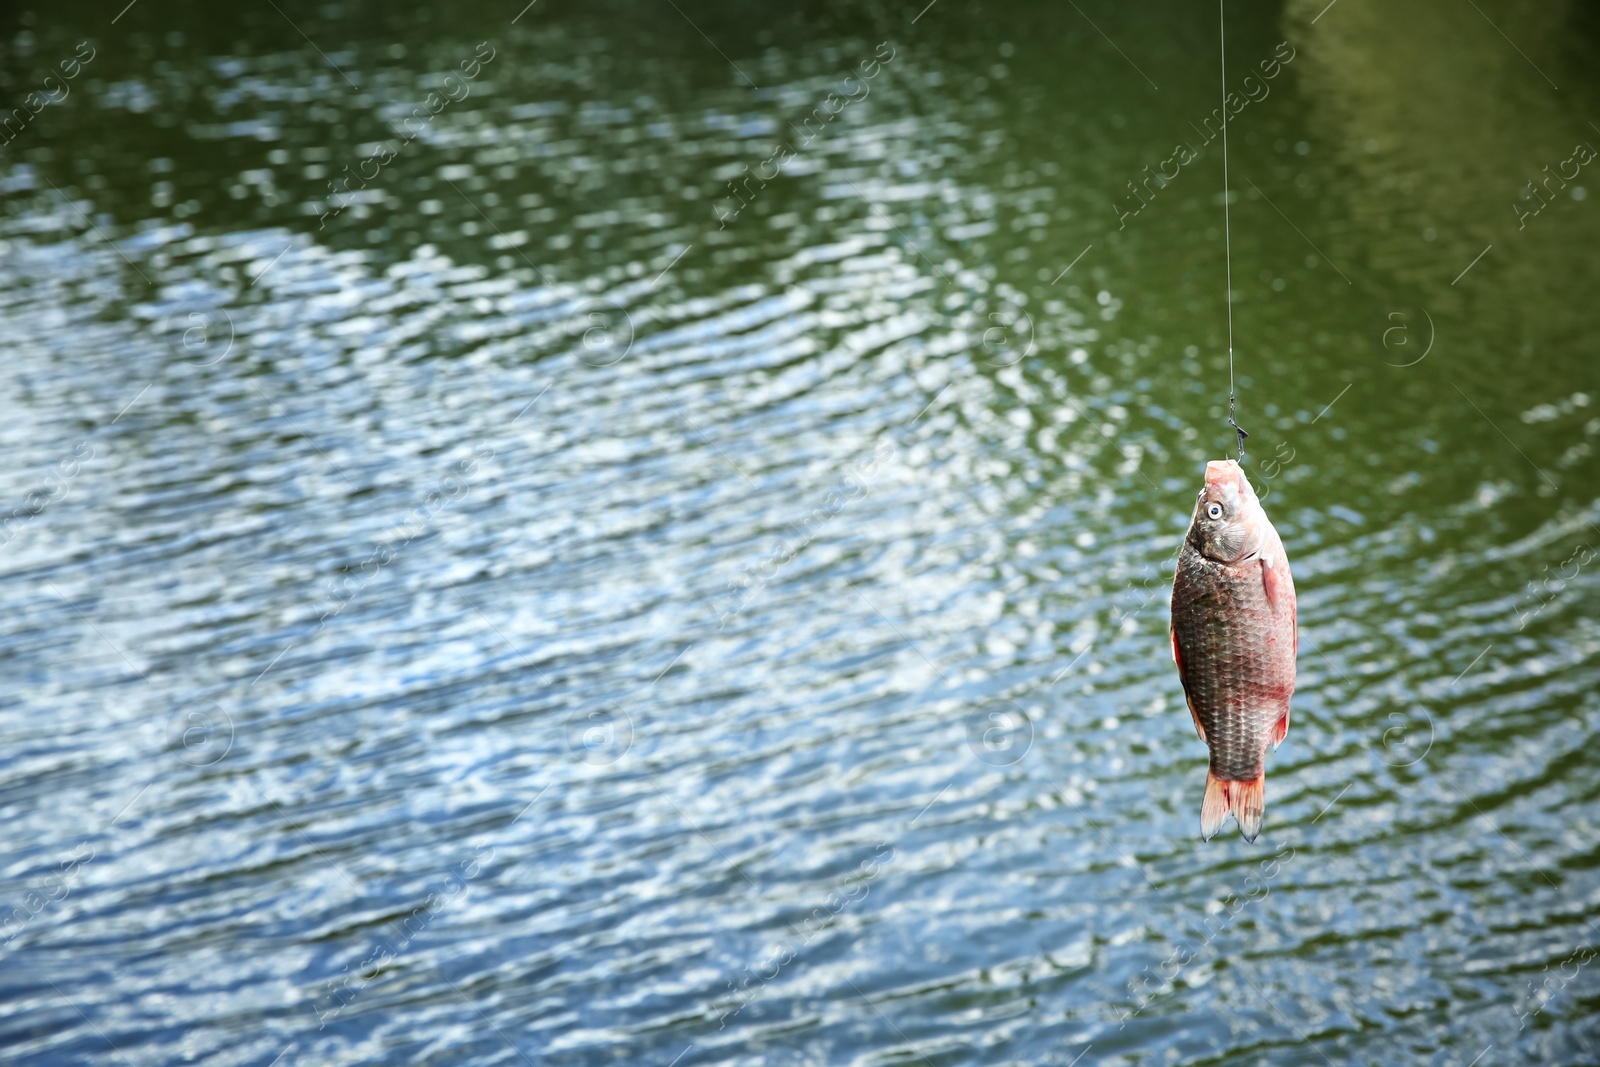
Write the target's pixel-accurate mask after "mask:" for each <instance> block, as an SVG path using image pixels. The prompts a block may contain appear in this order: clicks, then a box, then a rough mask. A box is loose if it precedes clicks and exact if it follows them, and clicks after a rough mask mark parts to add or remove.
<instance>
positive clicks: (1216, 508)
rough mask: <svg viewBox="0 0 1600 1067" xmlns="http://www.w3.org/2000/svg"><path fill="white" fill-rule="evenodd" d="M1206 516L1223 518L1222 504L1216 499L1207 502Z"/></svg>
mask: <svg viewBox="0 0 1600 1067" xmlns="http://www.w3.org/2000/svg"><path fill="white" fill-rule="evenodd" d="M1206 518H1208V519H1220V518H1222V505H1221V504H1218V503H1216V502H1215V501H1213V502H1212V503H1210V504H1207V505H1206Z"/></svg>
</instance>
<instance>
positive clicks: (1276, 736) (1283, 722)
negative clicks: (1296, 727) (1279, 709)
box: [1272, 708, 1289, 752]
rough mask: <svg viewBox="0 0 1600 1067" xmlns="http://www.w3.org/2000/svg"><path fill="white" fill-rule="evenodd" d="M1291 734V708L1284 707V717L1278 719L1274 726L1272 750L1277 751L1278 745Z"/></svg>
mask: <svg viewBox="0 0 1600 1067" xmlns="http://www.w3.org/2000/svg"><path fill="white" fill-rule="evenodd" d="M1288 736H1289V709H1288V708H1284V709H1283V718H1281V719H1279V720H1278V723H1277V725H1276V726H1274V727H1273V728H1272V750H1273V751H1274V752H1276V751H1277V750H1278V746H1279V745H1281V744H1283V739H1284V738H1285V737H1288Z"/></svg>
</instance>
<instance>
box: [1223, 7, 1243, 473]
mask: <svg viewBox="0 0 1600 1067" xmlns="http://www.w3.org/2000/svg"><path fill="white" fill-rule="evenodd" d="M1217 31H1218V37H1219V40H1220V43H1221V46H1222V247H1223V250H1224V256H1225V258H1226V260H1227V265H1228V291H1227V298H1228V425H1229V426H1232V427H1233V432H1234V433H1236V434H1238V435H1239V466H1241V467H1242V466H1244V439H1245V438H1246V437H1249V436H1250V435H1249V434H1248V433H1246V432H1245V430H1244V427H1243V426H1240V425H1239V424H1238V423H1237V422H1236V421H1234V418H1233V408H1234V393H1233V236H1232V230H1231V229H1230V227H1229V219H1228V196H1229V195H1230V194H1229V192H1228V26H1227V23H1226V22H1224V21H1223V18H1222V0H1217Z"/></svg>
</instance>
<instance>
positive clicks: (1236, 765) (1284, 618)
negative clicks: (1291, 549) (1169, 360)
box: [1172, 460, 1298, 840]
mask: <svg viewBox="0 0 1600 1067" xmlns="http://www.w3.org/2000/svg"><path fill="white" fill-rule="evenodd" d="M1213 510H1214V511H1216V512H1217V514H1216V515H1215V516H1213V515H1212V514H1211V512H1212V511H1213ZM1295 615H1296V609H1295V599H1294V581H1293V579H1292V577H1291V576H1290V573H1289V561H1288V558H1287V556H1286V555H1285V554H1284V551H1283V542H1282V541H1281V540H1280V539H1279V537H1278V532H1277V530H1276V529H1274V528H1273V526H1272V523H1271V521H1270V520H1268V518H1267V516H1266V513H1265V512H1264V511H1263V510H1262V508H1261V504H1260V501H1258V500H1257V499H1256V495H1255V492H1254V490H1252V489H1251V487H1250V483H1249V480H1248V479H1247V478H1246V477H1245V475H1244V472H1243V470H1241V469H1240V468H1239V465H1238V464H1237V463H1235V462H1233V461H1232V460H1225V461H1220V462H1213V463H1209V464H1207V466H1206V485H1205V488H1204V489H1202V490H1201V492H1200V496H1199V499H1198V500H1197V502H1196V504H1195V517H1194V520H1193V521H1192V522H1191V523H1190V526H1189V532H1188V533H1187V534H1186V535H1185V538H1184V544H1183V548H1182V550H1181V551H1180V552H1179V555H1178V567H1177V574H1176V575H1175V576H1174V578H1173V584H1172V652H1173V659H1174V661H1175V662H1176V663H1177V665H1178V674H1179V677H1180V679H1181V680H1182V682H1183V688H1184V695H1185V697H1186V698H1187V700H1188V703H1189V709H1190V713H1191V714H1192V715H1193V717H1194V722H1195V727H1196V730H1197V731H1198V732H1199V733H1200V736H1201V737H1202V738H1203V739H1204V740H1205V742H1206V744H1207V746H1208V747H1209V748H1210V751H1211V758H1210V762H1209V765H1208V769H1207V774H1206V797H1205V802H1204V803H1203V804H1202V808H1201V831H1202V833H1203V835H1204V836H1205V837H1207V838H1209V837H1211V836H1212V835H1213V834H1214V833H1215V832H1216V830H1217V829H1218V828H1219V827H1220V826H1221V823H1222V821H1223V820H1224V818H1225V817H1226V815H1227V814H1229V813H1232V814H1233V815H1234V816H1235V818H1236V819H1237V820H1238V822H1239V828H1240V831H1241V832H1242V833H1243V834H1244V836H1245V837H1246V838H1247V839H1249V840H1254V839H1255V837H1256V834H1257V833H1258V832H1259V830H1260V821H1261V815H1262V812H1263V809H1264V807H1265V779H1266V750H1267V746H1268V745H1269V744H1276V743H1278V742H1281V741H1282V740H1283V737H1284V735H1285V734H1286V733H1287V731H1288V725H1289V723H1288V720H1289V699H1290V696H1291V695H1292V694H1293V692H1294V670H1295V653H1296V650H1297V645H1298V637H1297V630H1296V618H1295Z"/></svg>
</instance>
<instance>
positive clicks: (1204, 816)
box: [1200, 770, 1230, 841]
mask: <svg viewBox="0 0 1600 1067" xmlns="http://www.w3.org/2000/svg"><path fill="white" fill-rule="evenodd" d="M1229 784H1230V783H1228V782H1224V781H1223V780H1222V779H1221V778H1218V777H1217V776H1216V775H1214V774H1212V773H1211V772H1210V771H1209V770H1208V771H1206V797H1205V799H1204V800H1202V801H1201V802H1200V837H1201V838H1202V839H1204V840H1206V841H1210V840H1211V839H1212V838H1213V837H1215V836H1216V833H1217V831H1218V830H1220V829H1222V824H1223V821H1224V820H1226V819H1227V817H1228V788H1227V787H1228V785H1229Z"/></svg>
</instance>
